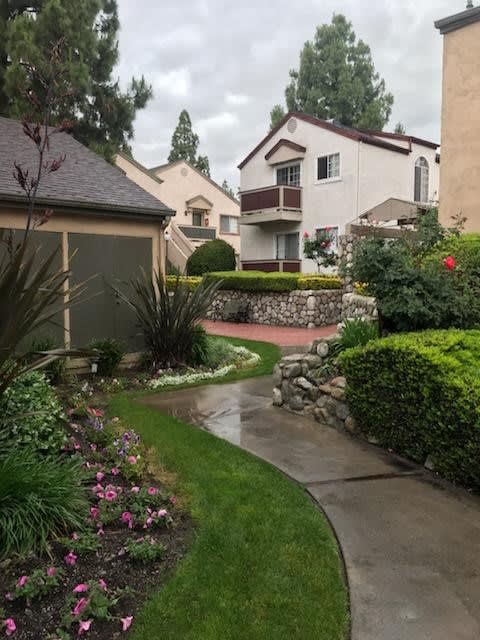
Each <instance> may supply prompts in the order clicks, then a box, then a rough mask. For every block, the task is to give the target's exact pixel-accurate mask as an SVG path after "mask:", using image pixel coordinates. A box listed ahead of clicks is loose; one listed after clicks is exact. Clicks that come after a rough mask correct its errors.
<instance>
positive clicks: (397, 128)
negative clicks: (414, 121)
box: [394, 122, 405, 136]
mask: <svg viewBox="0 0 480 640" xmlns="http://www.w3.org/2000/svg"><path fill="white" fill-rule="evenodd" d="M394 133H399V134H400V135H402V136H404V135H405V127H404V125H403V122H397V124H396V125H395V130H394Z"/></svg>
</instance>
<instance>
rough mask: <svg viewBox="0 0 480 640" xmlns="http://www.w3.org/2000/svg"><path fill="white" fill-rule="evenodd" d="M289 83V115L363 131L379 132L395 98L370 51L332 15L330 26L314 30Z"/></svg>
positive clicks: (345, 22)
mask: <svg viewBox="0 0 480 640" xmlns="http://www.w3.org/2000/svg"><path fill="white" fill-rule="evenodd" d="M290 78H291V81H290V84H289V85H288V86H287V88H286V90H285V97H286V102H287V108H288V110H289V111H303V112H304V113H308V114H310V115H312V116H316V117H318V118H325V119H329V118H335V119H336V120H339V121H340V122H342V123H343V124H345V125H347V126H353V127H364V128H367V129H383V127H384V126H385V124H386V123H387V122H388V119H389V117H390V114H391V111H392V105H393V96H392V94H391V93H387V91H386V89H385V81H384V80H383V79H382V78H380V76H379V74H378V73H377V72H376V71H375V67H374V64H373V60H372V54H371V50H370V47H369V46H368V45H367V44H365V42H363V41H362V40H357V38H356V35H355V32H354V31H353V28H352V24H351V22H349V21H348V20H347V19H346V18H345V16H343V15H334V16H333V18H332V22H331V24H324V25H321V26H319V27H317V31H316V33H315V37H314V40H313V42H310V41H308V42H306V43H305V45H304V47H303V49H302V51H301V53H300V66H299V69H298V71H297V70H291V71H290ZM274 111H275V114H278V111H277V110H276V109H275V108H274V110H273V111H272V114H273V112H274Z"/></svg>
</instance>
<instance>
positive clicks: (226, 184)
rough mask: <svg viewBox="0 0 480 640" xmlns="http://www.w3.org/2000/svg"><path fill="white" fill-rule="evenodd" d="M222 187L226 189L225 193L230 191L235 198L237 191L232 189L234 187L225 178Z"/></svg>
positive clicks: (229, 193)
mask: <svg viewBox="0 0 480 640" xmlns="http://www.w3.org/2000/svg"><path fill="white" fill-rule="evenodd" d="M222 189H223V190H224V191H225V193H228V195H229V196H230V197H231V198H235V197H236V196H235V191H234V190H233V189H232V187H231V186H230V185H229V184H228V182H227V181H226V180H224V181H223V182H222Z"/></svg>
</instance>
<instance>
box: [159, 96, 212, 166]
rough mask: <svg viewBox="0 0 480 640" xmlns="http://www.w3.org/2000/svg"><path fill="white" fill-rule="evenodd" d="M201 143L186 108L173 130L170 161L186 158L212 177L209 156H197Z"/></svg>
mask: <svg viewBox="0 0 480 640" xmlns="http://www.w3.org/2000/svg"><path fill="white" fill-rule="evenodd" d="M199 144H200V139H199V137H198V135H197V134H196V133H195V132H194V130H193V128H192V121H191V119H190V115H189V113H188V111H187V110H186V109H183V111H182V112H181V113H180V116H179V118H178V124H177V126H176V128H175V131H174V132H173V136H172V143H171V148H170V155H169V156H168V161H169V162H176V161H177V160H186V161H187V162H189V163H190V164H192V165H193V166H194V167H197V169H199V170H200V171H202V172H203V173H205V175H207V176H208V177H210V164H209V162H208V158H207V156H197V150H198V145H199Z"/></svg>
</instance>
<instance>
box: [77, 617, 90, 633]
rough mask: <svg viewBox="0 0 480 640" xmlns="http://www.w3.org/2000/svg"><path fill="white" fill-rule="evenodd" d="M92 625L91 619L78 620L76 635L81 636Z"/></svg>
mask: <svg viewBox="0 0 480 640" xmlns="http://www.w3.org/2000/svg"><path fill="white" fill-rule="evenodd" d="M91 626H92V620H80V622H79V623H78V635H79V636H81V635H83V634H84V633H85V631H90V627H91Z"/></svg>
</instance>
